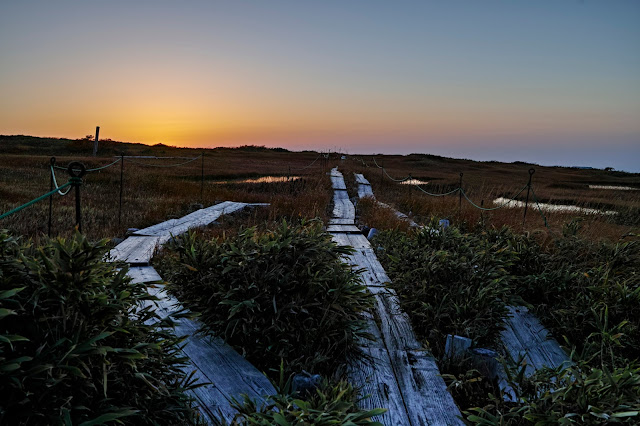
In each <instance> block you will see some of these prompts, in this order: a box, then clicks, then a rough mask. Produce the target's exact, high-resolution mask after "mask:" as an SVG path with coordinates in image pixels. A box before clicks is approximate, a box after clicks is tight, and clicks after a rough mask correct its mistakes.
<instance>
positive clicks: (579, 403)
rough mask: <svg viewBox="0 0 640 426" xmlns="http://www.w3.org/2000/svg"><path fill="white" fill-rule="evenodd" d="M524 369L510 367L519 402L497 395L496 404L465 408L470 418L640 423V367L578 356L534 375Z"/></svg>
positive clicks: (497, 422)
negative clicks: (594, 362) (596, 364)
mask: <svg viewBox="0 0 640 426" xmlns="http://www.w3.org/2000/svg"><path fill="white" fill-rule="evenodd" d="M524 369H525V367H524V366H522V367H521V368H520V370H519V371H515V372H514V371H510V370H509V369H507V371H509V374H508V378H509V384H510V385H511V387H512V388H513V390H514V392H515V395H516V398H515V399H516V401H517V402H505V401H504V400H503V399H502V397H501V396H499V395H498V396H493V404H490V405H488V406H486V407H482V408H474V409H471V410H470V411H469V412H466V413H465V414H467V420H469V421H470V422H472V423H475V424H481V425H505V426H510V425H522V424H538V425H551V424H554V425H555V424H564V425H568V424H587V425H589V424H609V423H613V422H616V423H627V424H638V421H639V420H640V368H637V367H630V366H625V367H622V368H616V369H614V370H613V371H608V370H607V369H599V368H593V367H590V366H589V365H588V364H587V363H586V362H584V361H578V362H576V364H574V365H572V366H570V367H568V368H566V369H562V368H561V367H559V368H557V369H547V370H541V371H539V372H538V373H536V374H535V375H534V376H532V377H530V378H526V377H525V375H524V374H523V373H524Z"/></svg>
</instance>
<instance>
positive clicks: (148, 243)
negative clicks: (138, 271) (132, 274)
mask: <svg viewBox="0 0 640 426" xmlns="http://www.w3.org/2000/svg"><path fill="white" fill-rule="evenodd" d="M170 238H171V236H170V235H166V236H164V235H163V236H150V237H139V236H131V237H129V238H127V239H126V240H124V241H123V242H121V243H120V244H118V245H117V246H116V247H114V248H113V249H111V251H110V252H109V257H110V260H111V261H122V262H127V263H129V264H133V265H147V264H149V261H150V260H151V257H152V256H153V252H154V251H155V249H156V247H158V246H159V245H161V244H164V243H165V242H167V241H168V240H169V239H170Z"/></svg>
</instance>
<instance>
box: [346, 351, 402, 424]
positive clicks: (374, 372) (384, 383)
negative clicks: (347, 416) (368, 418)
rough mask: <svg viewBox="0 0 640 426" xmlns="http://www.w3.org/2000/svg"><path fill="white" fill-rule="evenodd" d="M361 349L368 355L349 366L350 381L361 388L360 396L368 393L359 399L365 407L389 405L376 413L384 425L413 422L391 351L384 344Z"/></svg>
mask: <svg viewBox="0 0 640 426" xmlns="http://www.w3.org/2000/svg"><path fill="white" fill-rule="evenodd" d="M361 349H362V351H363V352H364V354H365V355H366V356H367V357H368V358H369V359H368V360H365V359H362V360H358V361H355V362H353V363H351V365H349V367H348V370H347V374H348V377H349V381H350V382H351V383H353V384H354V386H357V387H359V388H360V392H359V395H360V397H364V396H366V395H369V397H368V398H365V399H362V400H361V401H360V402H359V406H360V407H361V408H362V409H365V410H372V409H374V408H381V407H384V408H386V409H387V412H386V413H384V414H382V415H381V416H377V417H374V420H376V421H378V422H380V423H382V424H384V425H389V426H392V425H393V426H395V425H411V423H410V421H409V417H408V415H407V410H406V408H405V406H404V401H403V399H402V393H401V391H400V389H399V388H398V382H397V380H396V375H395V372H394V371H393V367H392V366H391V360H390V359H389V353H388V352H387V350H386V349H385V348H376V347H362V348H361Z"/></svg>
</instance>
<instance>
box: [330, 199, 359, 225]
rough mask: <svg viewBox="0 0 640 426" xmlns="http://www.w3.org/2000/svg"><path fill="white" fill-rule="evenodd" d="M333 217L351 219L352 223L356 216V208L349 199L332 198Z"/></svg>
mask: <svg viewBox="0 0 640 426" xmlns="http://www.w3.org/2000/svg"><path fill="white" fill-rule="evenodd" d="M333 217H334V218H338V219H351V221H352V223H353V221H355V218H356V208H355V207H354V205H353V203H352V202H351V201H350V200H348V199H347V200H344V199H336V198H334V199H333Z"/></svg>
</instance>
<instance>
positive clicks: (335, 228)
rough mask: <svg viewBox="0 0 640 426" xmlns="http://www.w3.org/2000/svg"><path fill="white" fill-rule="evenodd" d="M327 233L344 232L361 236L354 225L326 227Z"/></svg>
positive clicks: (358, 229)
mask: <svg viewBox="0 0 640 426" xmlns="http://www.w3.org/2000/svg"><path fill="white" fill-rule="evenodd" d="M327 232H346V233H357V234H362V231H360V228H358V227H357V226H355V225H329V226H328V227H327Z"/></svg>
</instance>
